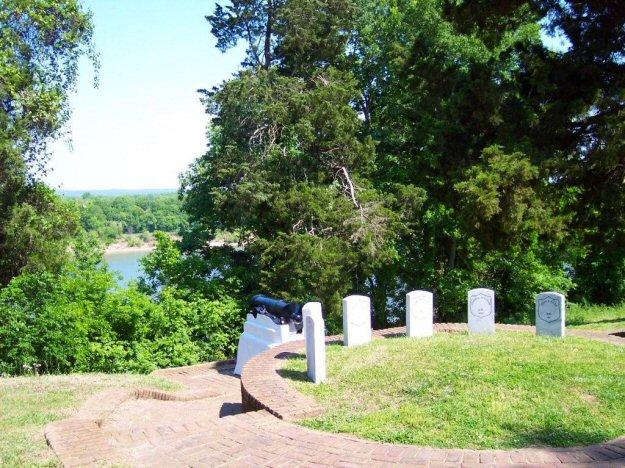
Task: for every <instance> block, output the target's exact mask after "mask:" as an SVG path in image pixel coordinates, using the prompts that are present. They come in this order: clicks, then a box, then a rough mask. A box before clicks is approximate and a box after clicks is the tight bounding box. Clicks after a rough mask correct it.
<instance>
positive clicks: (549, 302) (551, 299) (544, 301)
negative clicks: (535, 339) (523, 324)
mask: <svg viewBox="0 0 625 468" xmlns="http://www.w3.org/2000/svg"><path fill="white" fill-rule="evenodd" d="M565 301H566V300H565V298H564V296H563V295H562V294H560V293H557V292H544V293H540V294H539V295H538V296H536V334H537V335H546V336H558V337H563V336H564V334H565V319H566V313H565V310H566V302H565Z"/></svg>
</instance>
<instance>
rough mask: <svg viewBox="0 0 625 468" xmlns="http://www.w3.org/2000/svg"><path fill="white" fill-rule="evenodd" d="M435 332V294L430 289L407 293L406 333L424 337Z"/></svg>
mask: <svg viewBox="0 0 625 468" xmlns="http://www.w3.org/2000/svg"><path fill="white" fill-rule="evenodd" d="M433 334H434V295H433V294H432V293H431V292H429V291H411V292H409V293H408V294H406V335H407V336H410V337H413V338H422V337H426V336H432V335H433Z"/></svg>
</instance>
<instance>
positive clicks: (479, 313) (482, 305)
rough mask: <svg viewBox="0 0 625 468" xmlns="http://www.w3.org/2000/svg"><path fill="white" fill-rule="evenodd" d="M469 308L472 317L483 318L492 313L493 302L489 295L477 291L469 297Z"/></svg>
mask: <svg viewBox="0 0 625 468" xmlns="http://www.w3.org/2000/svg"><path fill="white" fill-rule="evenodd" d="M469 309H470V311H471V315H473V316H474V317H478V318H483V317H487V316H489V315H491V314H492V313H493V303H492V301H491V298H490V297H489V296H487V295H486V294H482V293H478V294H475V295H474V296H472V297H471V305H470V307H469Z"/></svg>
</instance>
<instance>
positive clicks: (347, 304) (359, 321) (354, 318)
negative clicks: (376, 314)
mask: <svg viewBox="0 0 625 468" xmlns="http://www.w3.org/2000/svg"><path fill="white" fill-rule="evenodd" d="M370 341H371V300H370V299H369V298H368V297H367V296H357V295H355V296H347V297H346V298H344V299H343V344H344V345H345V346H358V345H361V344H365V343H369V342H370Z"/></svg>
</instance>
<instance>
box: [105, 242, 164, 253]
mask: <svg viewBox="0 0 625 468" xmlns="http://www.w3.org/2000/svg"><path fill="white" fill-rule="evenodd" d="M155 248H156V244H155V243H153V242H148V243H146V244H143V245H138V246H134V247H133V246H130V245H128V244H126V243H125V242H116V243H114V244H110V245H108V246H107V247H106V250H105V251H104V255H110V254H118V253H119V254H122V253H132V252H137V253H138V252H152V251H153V250H154V249H155Z"/></svg>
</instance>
